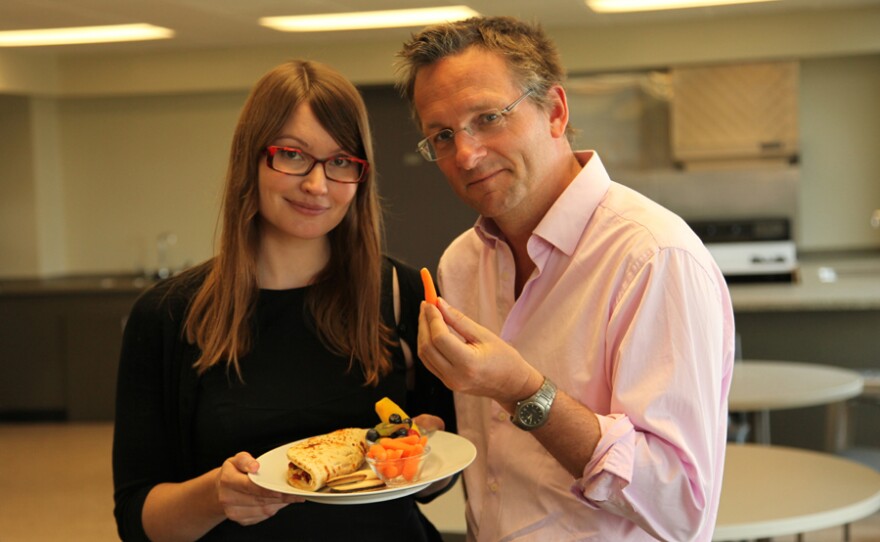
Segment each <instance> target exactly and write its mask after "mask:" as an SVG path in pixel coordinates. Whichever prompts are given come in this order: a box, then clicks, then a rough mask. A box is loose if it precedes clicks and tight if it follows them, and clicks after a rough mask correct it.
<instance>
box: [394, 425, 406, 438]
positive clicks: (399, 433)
mask: <svg viewBox="0 0 880 542" xmlns="http://www.w3.org/2000/svg"><path fill="white" fill-rule="evenodd" d="M408 434H409V429H407V428H405V427H401V428H400V429H398V430H397V431H395V432H394V434H393V435H391V438H398V437H405V436H407V435H408Z"/></svg>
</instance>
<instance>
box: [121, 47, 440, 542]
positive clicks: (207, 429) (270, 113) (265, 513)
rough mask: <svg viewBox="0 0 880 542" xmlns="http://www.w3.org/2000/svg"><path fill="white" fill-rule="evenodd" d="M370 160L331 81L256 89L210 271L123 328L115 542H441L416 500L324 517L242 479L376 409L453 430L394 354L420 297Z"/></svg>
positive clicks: (405, 360) (423, 380)
mask: <svg viewBox="0 0 880 542" xmlns="http://www.w3.org/2000/svg"><path fill="white" fill-rule="evenodd" d="M372 160H373V155H372V145H371V140H370V130H369V125H368V121H367V114H366V108H365V106H364V103H363V100H362V99H361V97H360V95H359V94H358V92H357V90H356V89H355V88H354V86H353V85H352V84H351V83H350V82H349V81H347V80H346V79H345V78H344V77H342V76H341V75H340V74H339V73H337V72H335V71H333V70H332V69H330V68H328V67H326V66H323V65H321V64H318V63H314V62H306V61H291V62H287V63H285V64H282V65H280V66H278V67H277V68H275V69H274V70H272V71H270V72H269V73H268V74H266V75H265V76H264V77H263V78H262V79H261V80H260V81H259V82H258V83H257V85H256V86H255V87H254V89H253V91H252V92H251V95H250V96H249V98H248V100H247V102H246V104H245V106H244V109H243V110H242V113H241V116H240V118H239V121H238V125H237V127H236V130H235V135H234V137H233V141H232V150H231V153H230V162H229V168H228V172H227V180H226V191H225V196H224V202H223V212H222V220H223V230H222V234H221V238H220V249H219V251H218V254H217V255H216V257H214V258H213V259H211V260H209V261H208V262H206V263H204V264H202V265H201V266H198V267H196V268H193V269H191V270H189V271H187V272H185V273H183V274H181V275H179V276H176V277H174V278H171V279H169V280H167V281H164V282H162V283H159V284H158V285H157V286H156V287H154V288H153V289H151V290H150V291H148V292H147V293H145V294H144V295H143V296H142V297H141V298H140V299H139V300H138V302H137V303H136V305H135V307H134V308H133V310H132V314H131V317H130V318H129V321H128V324H127V326H126V330H125V337H124V342H123V347H122V355H121V361H120V368H119V385H118V390H117V408H116V429H115V436H114V445H113V469H114V483H115V492H114V497H115V501H116V507H115V515H116V520H117V525H118V528H119V533H120V536H121V537H122V538H123V539H125V540H146V539H150V540H195V539H204V540H261V541H262V540H276V539H277V540H322V541H323V540H338V539H345V540H352V539H357V540H370V539H376V540H383V541H387V540H431V539H437V538H438V535H437V533H436V530H434V528H433V526H431V525H430V524H429V523H428V522H427V520H425V519H424V517H423V516H422V515H421V514H420V513H419V510H418V507H417V506H416V504H415V502H414V499H413V498H411V497H407V498H403V499H398V500H391V501H386V502H383V503H375V504H365V505H357V506H330V505H321V504H315V503H311V502H304V501H303V500H302V499H300V498H298V497H294V496H292V495H288V494H283V493H278V492H274V491H269V490H266V489H263V488H261V487H259V486H257V485H255V484H253V483H252V482H251V481H250V479H249V478H248V476H247V473H251V472H256V471H257V470H258V469H259V465H258V462H257V461H256V460H255V459H254V458H255V457H259V456H260V455H261V454H263V453H264V452H266V451H268V450H271V449H273V448H275V447H277V446H281V445H283V444H285V443H288V442H291V441H294V440H299V439H301V438H305V437H308V436H312V435H317V434H323V433H327V432H330V431H333V430H335V429H339V428H342V427H370V426H372V425H375V424H376V423H378V421H379V420H378V418H377V417H376V414H375V412H374V410H373V405H374V403H375V402H376V401H377V400H379V399H381V398H382V397H384V396H388V397H390V398H391V399H392V400H394V401H395V402H397V403H398V404H400V405H401V406H402V407H403V408H404V409H405V410H407V411H408V412H410V413H417V412H429V413H432V414H438V415H440V416H442V418H445V426H446V427H447V428H449V429H452V426H453V424H454V419H453V414H452V412H453V410H452V398H451V394H450V392H449V391H448V390H446V389H445V388H444V387H443V385H442V384H441V383H440V382H439V381H438V380H437V379H436V378H434V377H433V376H432V375H430V373H429V372H428V371H427V370H425V369H424V368H423V366H422V365H421V363H419V362H418V361H416V363H412V360H411V359H410V357H411V356H410V354H409V350H408V348H406V343H408V344H411V345H414V344H415V332H416V328H417V320H418V308H419V302H420V298H421V294H420V289H419V284H420V282H419V280H420V279H419V277H418V273H417V272H416V271H414V270H413V269H411V268H408V267H406V266H404V265H402V264H401V263H399V262H394V261H392V260H390V259H389V258H387V257H383V254H382V226H381V216H380V211H379V205H378V195H377V190H376V183H375V173H374V171H373V169H372V168H371V167H370V164H371V162H372ZM399 338H401V339H404V341H400V340H399ZM442 418H438V417H436V416H430V415H424V416H420V417H419V419H418V422H419V423H421V424H425V425H427V426H428V427H431V426H433V427H438V428H442V427H443V425H444V419H442ZM282 475H283V473H279V476H282ZM432 537H433V538H432Z"/></svg>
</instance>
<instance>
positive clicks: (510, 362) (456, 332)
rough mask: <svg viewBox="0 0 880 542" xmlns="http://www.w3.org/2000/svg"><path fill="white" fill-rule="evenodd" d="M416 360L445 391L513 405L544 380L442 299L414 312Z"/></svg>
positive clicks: (505, 406) (494, 337) (495, 337)
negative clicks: (415, 314)
mask: <svg viewBox="0 0 880 542" xmlns="http://www.w3.org/2000/svg"><path fill="white" fill-rule="evenodd" d="M418 348H419V357H420V358H421V359H422V361H423V362H424V363H425V365H426V366H427V367H428V369H430V370H431V372H433V373H434V374H435V375H437V377H438V378H439V379H440V380H442V381H443V383H444V384H445V385H446V387H448V388H449V389H451V390H453V391H456V392H461V393H466V394H470V395H477V396H482V397H489V398H491V399H494V400H495V401H497V402H498V403H499V404H501V405H502V406H503V407H504V408H506V409H508V410H510V411H512V409H513V405H514V404H515V403H516V401H519V400H521V399H523V398H525V397H528V396H530V395H532V394H533V393H535V391H537V390H538V388H540V387H541V383H542V382H543V380H544V378H543V376H542V375H541V373H539V372H538V371H537V370H536V369H535V368H534V367H532V366H531V365H529V364H528V362H526V360H524V359H523V358H522V356H521V355H520V354H519V352H517V350H516V349H515V348H513V347H512V346H511V345H509V344H508V343H507V342H505V341H503V340H502V339H501V338H500V337H498V336H497V335H495V334H494V333H492V332H491V331H489V330H488V329H486V328H484V327H483V326H481V325H479V324H477V323H476V322H474V321H473V320H471V319H470V318H468V317H467V316H465V315H464V314H462V313H461V312H460V311H458V310H457V309H455V308H453V307H452V306H451V305H449V304H448V303H447V302H446V301H445V300H444V299H443V298H440V299H439V302H438V304H437V306H436V307H435V306H433V305H430V304H428V303H425V302H423V303H422V305H421V311H420V312H419V343H418Z"/></svg>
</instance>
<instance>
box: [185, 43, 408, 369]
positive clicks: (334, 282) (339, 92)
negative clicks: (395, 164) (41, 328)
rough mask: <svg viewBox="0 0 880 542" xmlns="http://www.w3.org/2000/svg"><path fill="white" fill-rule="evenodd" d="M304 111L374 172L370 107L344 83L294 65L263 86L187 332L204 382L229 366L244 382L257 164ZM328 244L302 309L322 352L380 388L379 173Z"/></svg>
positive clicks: (245, 124)
mask: <svg viewBox="0 0 880 542" xmlns="http://www.w3.org/2000/svg"><path fill="white" fill-rule="evenodd" d="M303 103H307V104H309V106H310V107H311V109H312V111H313V112H314V114H315V116H316V117H317V119H318V122H320V124H321V126H322V127H323V128H324V129H325V130H327V132H328V133H329V134H330V135H331V137H333V139H334V140H335V141H336V143H338V144H339V145H340V147H342V148H343V149H344V150H345V151H346V152H349V153H351V154H352V155H354V156H357V157H360V158H364V159H366V160H367V161H369V162H370V163H371V164H372V163H373V146H372V140H371V134H370V126H369V122H368V119H367V110H366V106H365V105H364V102H363V98H362V97H361V95H360V93H358V91H357V89H356V88H355V87H354V85H352V83H351V82H350V81H348V80H347V79H346V78H345V77H343V76H342V75H341V74H339V73H338V72H336V71H335V70H333V69H332V68H330V67H328V66H325V65H323V64H320V63H317V62H310V61H302V60H293V61H289V62H285V63H284V64H281V65H280V66H277V67H276V68H274V69H273V70H271V71H270V72H269V73H267V74H266V75H264V76H263V77H262V78H261V79H260V80H259V81H258V82H257V84H256V85H255V86H254V88H253V90H252V91H251V94H250V96H249V97H248V99H247V101H246V102H245V105H244V108H243V109H242V112H241V115H240V116H239V119H238V124H237V126H236V129H235V134H234V136H233V139H232V148H231V151H230V156H229V168H228V170H227V173H226V189H225V193H224V197H223V209H222V215H221V216H222V230H221V235H220V240H219V245H220V246H219V251H218V253H217V255H216V257H214V258H213V259H212V260H211V261H209V262H207V263H206V264H205V265H206V266H207V267H208V269H207V271H206V272H207V275H206V278H205V280H204V282H203V283H202V286H201V287H200V289H199V290H198V292H197V294H196V296H195V297H194V299H193V301H192V303H191V305H190V307H189V310H188V313H187V317H186V322H185V324H184V333H185V337H186V339H187V340H188V341H189V342H190V343H195V344H196V345H198V346H199V348H200V349H201V355H200V357H199V359H198V360H197V361H196V362H195V368H196V369H197V371H198V372H199V374H202V373H204V372H205V371H207V370H208V369H209V368H211V367H213V366H214V365H217V364H218V363H221V362H222V361H224V360H225V362H226V364H227V368H230V367H231V368H234V369H235V371H236V373H237V374H238V376H239V377H241V367H240V365H239V359H240V358H241V357H242V356H243V355H245V354H246V353H247V352H248V351H249V350H250V348H251V345H252V340H253V338H252V337H251V332H250V324H251V319H252V317H253V314H254V308H255V305H256V300H257V295H258V293H259V287H258V284H257V278H256V277H257V251H258V247H259V229H260V219H259V213H258V209H259V188H258V182H257V179H258V168H259V161H260V160H263V159H265V158H264V149H265V148H266V146H267V145H269V144H270V143H271V141H272V140H273V139H274V138H276V137H277V136H278V134H279V133H280V132H281V129H282V126H283V125H284V123H285V122H286V121H287V119H288V117H289V116H290V114H291V112H292V111H293V110H294V109H295V108H296V107H298V106H299V105H300V104H303ZM328 237H329V240H330V261H329V262H328V264H327V266H326V267H325V268H324V269H323V270H322V271H321V272H320V273H318V275H317V276H316V277H315V278H314V280H313V286H312V287H311V288H309V291H308V293H307V296H306V309H307V310H308V311H309V313H310V314H311V315H312V317H313V318H314V321H315V327H316V329H317V332H318V335H319V337H320V338H321V340H322V342H323V343H324V344H325V346H326V347H327V348H328V349H330V350H331V351H332V352H334V353H335V354H338V355H343V356H348V357H349V360H350V361H351V364H352V366H353V365H354V364H355V363H359V364H360V367H361V369H362V371H363V373H364V376H365V380H366V383H367V384H372V385H375V384H376V383H377V382H378V381H379V378H380V377H381V376H382V375H384V374H386V373H387V372H388V371H389V370H390V367H391V362H390V359H389V357H390V354H389V350H388V347H389V346H390V345H391V344H393V341H392V340H391V338H390V337H391V330H390V329H389V328H388V327H387V326H385V325H383V324H382V320H381V318H380V304H381V280H382V273H381V270H382V248H383V247H382V244H383V229H382V216H381V212H380V209H379V196H378V193H377V189H376V179H375V173H374V168H372V167H371V168H370V169H369V171H368V178H367V179H366V180H365V181H364V182H362V183H361V184H359V185H358V187H357V193H356V195H355V198H354V201H353V202H352V204H351V206H350V207H349V209H348V212H347V213H346V215H345V217H344V218H343V220H342V222H341V223H340V224H339V225H338V226H337V227H336V228H334V229H333V230H332V231H330V233H329V234H328ZM194 271H195V270H194ZM203 272H204V270H203Z"/></svg>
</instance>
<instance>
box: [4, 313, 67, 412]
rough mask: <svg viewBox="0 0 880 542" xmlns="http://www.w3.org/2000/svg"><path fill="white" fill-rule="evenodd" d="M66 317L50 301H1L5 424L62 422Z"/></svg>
mask: <svg viewBox="0 0 880 542" xmlns="http://www.w3.org/2000/svg"><path fill="white" fill-rule="evenodd" d="M63 337H64V317H63V312H62V310H61V307H60V306H59V304H58V303H57V302H54V301H53V300H52V299H49V298H38V297H37V298H35V297H29V296H22V297H11V296H10V297H3V298H2V299H0V419H19V418H21V419H35V418H36V419H39V418H49V419H60V418H63V417H64V409H65V393H64V389H65V370H64V352H63Z"/></svg>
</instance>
